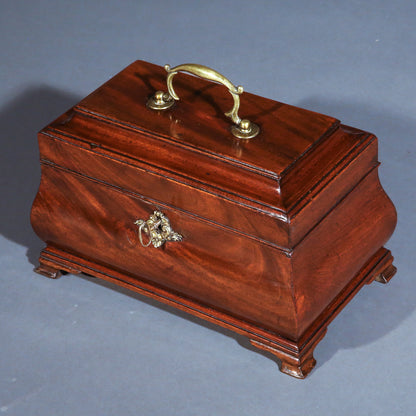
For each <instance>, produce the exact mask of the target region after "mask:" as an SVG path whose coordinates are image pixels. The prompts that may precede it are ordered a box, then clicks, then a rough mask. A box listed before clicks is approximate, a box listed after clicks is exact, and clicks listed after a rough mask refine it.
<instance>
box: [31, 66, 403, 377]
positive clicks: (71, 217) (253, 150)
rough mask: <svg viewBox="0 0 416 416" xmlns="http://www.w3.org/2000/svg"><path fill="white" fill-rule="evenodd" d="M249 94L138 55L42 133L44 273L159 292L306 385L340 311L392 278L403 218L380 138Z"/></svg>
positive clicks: (202, 72) (37, 223) (38, 222)
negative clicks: (395, 237) (390, 192)
mask: <svg viewBox="0 0 416 416" xmlns="http://www.w3.org/2000/svg"><path fill="white" fill-rule="evenodd" d="M167 91H169V92H167ZM242 92H243V89H242V87H236V86H234V85H233V84H231V82H230V81H228V79H226V78H225V77H223V76H222V75H221V74H219V73H218V72H216V71H214V70H212V69H209V68H207V67H203V66H201V65H195V64H185V65H180V66H178V67H175V68H170V67H169V66H166V67H165V68H163V67H159V66H156V65H153V64H150V63H147V62H142V61H137V62H134V63H133V64H131V65H130V66H128V67H127V68H126V69H124V70H123V71H121V72H120V73H119V74H117V75H116V76H115V77H114V78H112V79H110V80H109V81H108V82H106V83H105V84H104V85H102V86H101V87H99V88H98V89H97V90H96V91H94V92H93V93H92V94H90V95H89V96H87V97H86V98H85V99H83V100H82V101H81V102H80V103H79V104H77V105H76V106H74V107H73V108H71V109H70V110H69V111H68V112H66V113H65V114H63V115H62V116H61V117H59V118H58V119H57V120H55V121H54V122H52V123H51V124H50V125H48V126H47V127H45V128H44V129H43V130H42V131H41V132H40V133H39V136H38V138H39V148H40V162H41V168H42V175H41V183H40V187H39V191H38V193H37V195H36V198H35V201H34V203H33V207H32V212H31V221H32V225H33V228H34V230H35V232H36V233H37V235H38V236H39V237H40V238H41V239H42V240H43V241H45V242H46V248H45V249H44V250H43V251H42V252H41V254H40V258H39V263H40V265H39V267H38V268H37V269H36V271H37V272H39V273H41V274H44V275H46V276H48V277H52V278H56V277H58V276H59V275H60V274H61V272H68V273H71V274H73V273H87V274H88V275H92V276H95V277H98V278H101V279H104V280H107V281H110V282H113V283H115V284H117V285H120V286H124V287H127V288H129V289H131V290H134V291H136V292H139V293H141V294H144V295H146V296H149V297H151V298H155V299H157V300H159V301H161V302H164V303H167V304H169V305H172V306H174V307H176V308H178V309H181V310H184V311H187V312H189V313H190V314H192V315H196V316H198V317H200V318H203V319H205V320H208V321H211V322H214V323H216V324H218V325H220V326H222V327H226V328H228V329H231V330H233V331H235V332H236V333H238V334H241V335H243V336H245V337H247V338H248V339H249V340H250V342H251V343H252V344H253V345H254V346H256V347H258V348H260V349H264V350H267V351H269V352H271V353H273V354H274V355H275V356H277V357H278V359H279V362H280V369H281V371H283V372H285V373H287V374H290V375H292V376H295V377H299V378H303V377H305V376H306V375H307V374H308V373H309V372H310V370H311V369H312V368H313V366H314V365H315V360H314V358H313V350H314V348H315V346H316V345H317V343H318V342H319V341H320V340H321V339H322V337H323V336H324V334H325V332H326V329H327V326H328V324H329V323H330V322H331V321H332V319H334V317H335V316H336V315H337V314H338V312H340V310H341V309H342V308H343V307H344V306H346V304H347V303H348V302H349V301H350V300H351V299H352V297H353V296H354V295H355V294H356V293H357V291H358V290H360V288H361V287H363V285H365V284H368V283H371V282H372V281H373V280H378V281H380V282H383V283H385V282H387V281H389V280H390V278H391V277H392V276H393V274H394V273H395V267H394V266H393V264H392V261H393V257H392V256H391V254H390V251H388V250H387V249H385V248H384V247H383V245H384V244H385V243H386V241H387V240H388V239H389V237H390V236H391V234H392V232H393V230H394V228H395V224H396V212H395V208H394V206H393V204H392V202H391V201H390V200H389V198H388V197H387V195H386V193H385V192H384V190H383V189H382V187H381V185H380V182H379V179H378V173H377V168H378V165H379V162H378V160H377V138H376V137H375V136H374V135H373V134H371V133H367V132H365V131H361V130H358V129H356V128H352V127H348V126H345V125H342V124H340V122H339V121H338V120H336V119H335V118H332V117H329V116H326V115H322V114H318V113H314V112H311V111H307V110H304V109H301V108H297V107H294V106H291V105H287V104H283V103H280V102H276V101H272V100H269V99H266V98H263V97H259V96H256V95H252V94H249V93H242ZM179 98H180V99H179ZM240 98H241V106H240ZM229 108H232V109H231V110H230V111H229V112H228V113H225V114H224V111H225V110H228V109H229ZM239 114H241V115H242V116H244V120H241V119H240V116H239ZM248 120H249V121H248Z"/></svg>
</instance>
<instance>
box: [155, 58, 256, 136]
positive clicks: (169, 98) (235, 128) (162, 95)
mask: <svg viewBox="0 0 416 416" xmlns="http://www.w3.org/2000/svg"><path fill="white" fill-rule="evenodd" d="M165 69H166V72H167V73H168V76H167V79H166V83H167V87H168V92H167V93H166V92H163V91H156V92H155V94H154V95H153V96H152V97H151V98H150V99H149V101H148V102H147V106H148V107H149V108H151V109H153V110H166V109H168V108H170V107H172V106H173V104H174V103H175V100H176V101H179V97H178V95H177V94H176V92H175V90H174V89H173V77H174V76H175V75H176V74H177V73H178V72H180V71H183V72H188V73H190V74H193V75H196V76H198V77H200V78H203V79H206V80H208V81H213V82H217V83H219V84H222V85H224V86H226V87H227V88H228V91H229V92H230V94H231V95H232V97H233V100H234V105H233V108H232V109H231V110H230V111H227V112H226V113H225V115H226V116H227V117H230V118H231V120H232V121H233V122H234V123H235V124H234V125H232V126H231V132H232V133H233V135H234V136H235V137H238V138H239V139H250V138H252V137H255V136H257V134H258V133H259V131H260V128H259V126H258V125H257V124H255V123H253V122H251V121H249V120H242V119H241V118H240V117H239V116H238V110H239V108H240V94H242V93H243V91H244V90H243V87H242V86H241V85H239V86H237V87H236V86H235V85H234V84H232V83H231V81H229V80H228V79H227V78H225V77H224V75H221V74H220V73H219V72H217V71H215V70H213V69H211V68H208V67H207V66H204V65H199V64H183V65H178V66H175V67H174V68H171V67H170V65H165Z"/></svg>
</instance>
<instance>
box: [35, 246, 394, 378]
mask: <svg viewBox="0 0 416 416" xmlns="http://www.w3.org/2000/svg"><path fill="white" fill-rule="evenodd" d="M392 262H393V256H392V255H391V253H390V251H389V250H386V249H385V248H380V249H379V250H378V251H377V252H376V253H375V254H374V255H373V256H372V257H371V259H370V260H369V261H368V262H367V264H366V265H365V266H364V267H363V268H362V269H361V270H360V272H359V273H358V274H357V275H356V276H355V277H354V278H353V279H352V280H351V281H350V282H349V283H348V285H347V286H346V287H345V288H344V289H343V290H342V291H341V292H340V293H339V294H338V296H337V297H336V298H335V299H333V301H332V302H331V303H330V304H329V305H328V306H327V307H326V308H325V309H324V311H323V312H322V313H321V314H320V316H319V317H318V318H317V319H316V320H315V321H314V322H313V324H312V325H311V326H310V327H309V328H308V330H307V331H305V333H304V334H303V335H302V336H301V337H300V338H299V339H298V340H296V341H293V340H290V339H287V338H285V337H283V336H281V335H279V334H278V333H274V332H271V331H269V330H266V329H263V328H261V327H259V326H256V325H254V324H252V323H249V322H246V321H244V320H242V319H238V318H236V317H234V316H232V315H229V314H226V313H224V312H221V311H217V310H214V309H212V308H210V307H206V306H204V305H201V304H200V303H198V302H195V301H193V300H191V299H189V298H186V297H181V296H179V295H177V294H175V293H171V292H169V291H168V290H166V289H163V288H160V287H158V286H156V285H153V284H151V283H149V282H145V281H141V280H140V277H138V276H131V275H128V274H124V273H121V272H119V271H117V270H113V269H111V268H108V267H106V266H103V265H100V264H97V263H94V262H92V261H90V260H86V259H83V258H82V257H79V256H77V255H74V254H70V253H67V252H65V251H63V250H60V249H57V248H55V247H51V246H47V247H46V248H45V249H44V250H43V251H42V253H41V256H40V258H39V263H40V265H39V267H37V268H36V269H35V271H36V272H37V273H40V274H42V275H44V276H47V277H49V278H53V279H56V278H57V277H59V276H60V274H61V272H62V271H63V272H68V273H72V274H78V273H81V272H82V273H85V274H88V275H90V276H94V277H98V278H101V279H103V280H107V281H109V282H112V283H115V284H117V285H119V286H123V287H126V288H128V289H131V290H133V291H135V292H138V293H141V294H143V295H145V296H148V297H151V298H153V299H157V300H159V301H161V302H163V303H166V304H169V305H171V306H174V307H175V308H177V309H181V310H184V311H186V312H188V313H190V314H192V315H195V316H198V317H200V318H202V319H205V320H207V321H210V322H213V323H215V324H217V325H219V326H222V327H225V328H227V329H231V330H232V331H234V332H236V333H239V334H242V335H244V336H246V337H248V338H249V340H250V343H251V344H252V345H253V346H255V347H257V348H259V349H262V350H266V351H268V352H271V353H272V354H274V355H275V356H276V357H277V358H278V359H279V360H280V361H281V365H280V370H281V371H282V372H283V373H286V374H289V375H291V376H293V377H296V378H305V377H306V376H307V375H308V374H309V373H310V371H311V370H312V369H313V367H314V366H315V364H316V361H315V359H314V357H313V351H314V349H315V347H316V345H317V344H318V343H319V341H321V339H322V338H323V337H324V335H325V333H326V330H327V327H328V325H329V324H330V322H331V321H332V320H333V319H334V318H335V317H336V316H337V314H338V313H339V312H340V311H341V310H342V308H344V306H346V304H347V303H348V302H349V301H350V300H351V299H352V297H353V296H354V295H355V294H356V293H357V292H358V291H359V290H360V289H361V288H362V287H363V286H364V285H365V284H369V283H371V282H373V281H374V280H377V281H379V282H382V283H387V282H388V281H389V280H390V279H391V278H392V277H393V275H394V273H395V272H396V268H395V267H394V266H393V264H392Z"/></svg>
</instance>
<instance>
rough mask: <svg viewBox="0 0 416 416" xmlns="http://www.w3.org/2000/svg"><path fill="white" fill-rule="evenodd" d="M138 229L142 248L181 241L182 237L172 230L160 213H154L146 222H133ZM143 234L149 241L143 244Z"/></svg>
mask: <svg viewBox="0 0 416 416" xmlns="http://www.w3.org/2000/svg"><path fill="white" fill-rule="evenodd" d="M134 224H135V225H137V226H138V227H139V230H138V234H139V240H140V244H141V245H142V246H143V247H149V246H150V244H153V246H154V247H156V248H157V247H160V246H162V245H163V244H164V243H165V242H166V241H181V240H182V236H181V235H180V234H178V233H176V232H175V231H173V230H172V227H171V226H170V222H169V219H168V218H167V217H166V216H165V215H164V214H163V213H162V212H160V211H154V212H153V214H152V215H151V216H150V217H149V219H148V220H146V221H145V220H137V221H135V222H134ZM143 233H146V234H147V237H148V239H149V241H148V242H147V243H144V241H143Z"/></svg>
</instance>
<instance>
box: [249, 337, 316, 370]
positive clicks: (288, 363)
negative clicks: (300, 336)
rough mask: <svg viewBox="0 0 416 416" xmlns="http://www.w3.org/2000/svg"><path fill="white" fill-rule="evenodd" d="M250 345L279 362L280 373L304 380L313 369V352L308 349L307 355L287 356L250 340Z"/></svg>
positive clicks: (275, 349)
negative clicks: (272, 356) (266, 352)
mask: <svg viewBox="0 0 416 416" xmlns="http://www.w3.org/2000/svg"><path fill="white" fill-rule="evenodd" d="M250 343H251V344H252V345H253V346H254V347H257V348H259V349H262V350H265V351H268V352H271V353H272V354H273V355H275V356H276V357H277V358H278V359H279V361H280V365H279V369H280V371H281V372H282V373H285V374H288V375H290V376H292V377H296V378H305V377H306V376H307V375H308V374H309V373H310V372H311V371H312V369H313V368H314V367H315V364H316V360H315V358H313V350H312V349H310V350H309V351H308V353H307V354H305V355H303V356H297V355H295V354H294V355H289V354H287V353H286V352H283V351H280V350H278V349H277V348H273V347H271V346H269V345H266V344H262V343H261V342H258V341H255V340H253V339H251V340H250Z"/></svg>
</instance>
